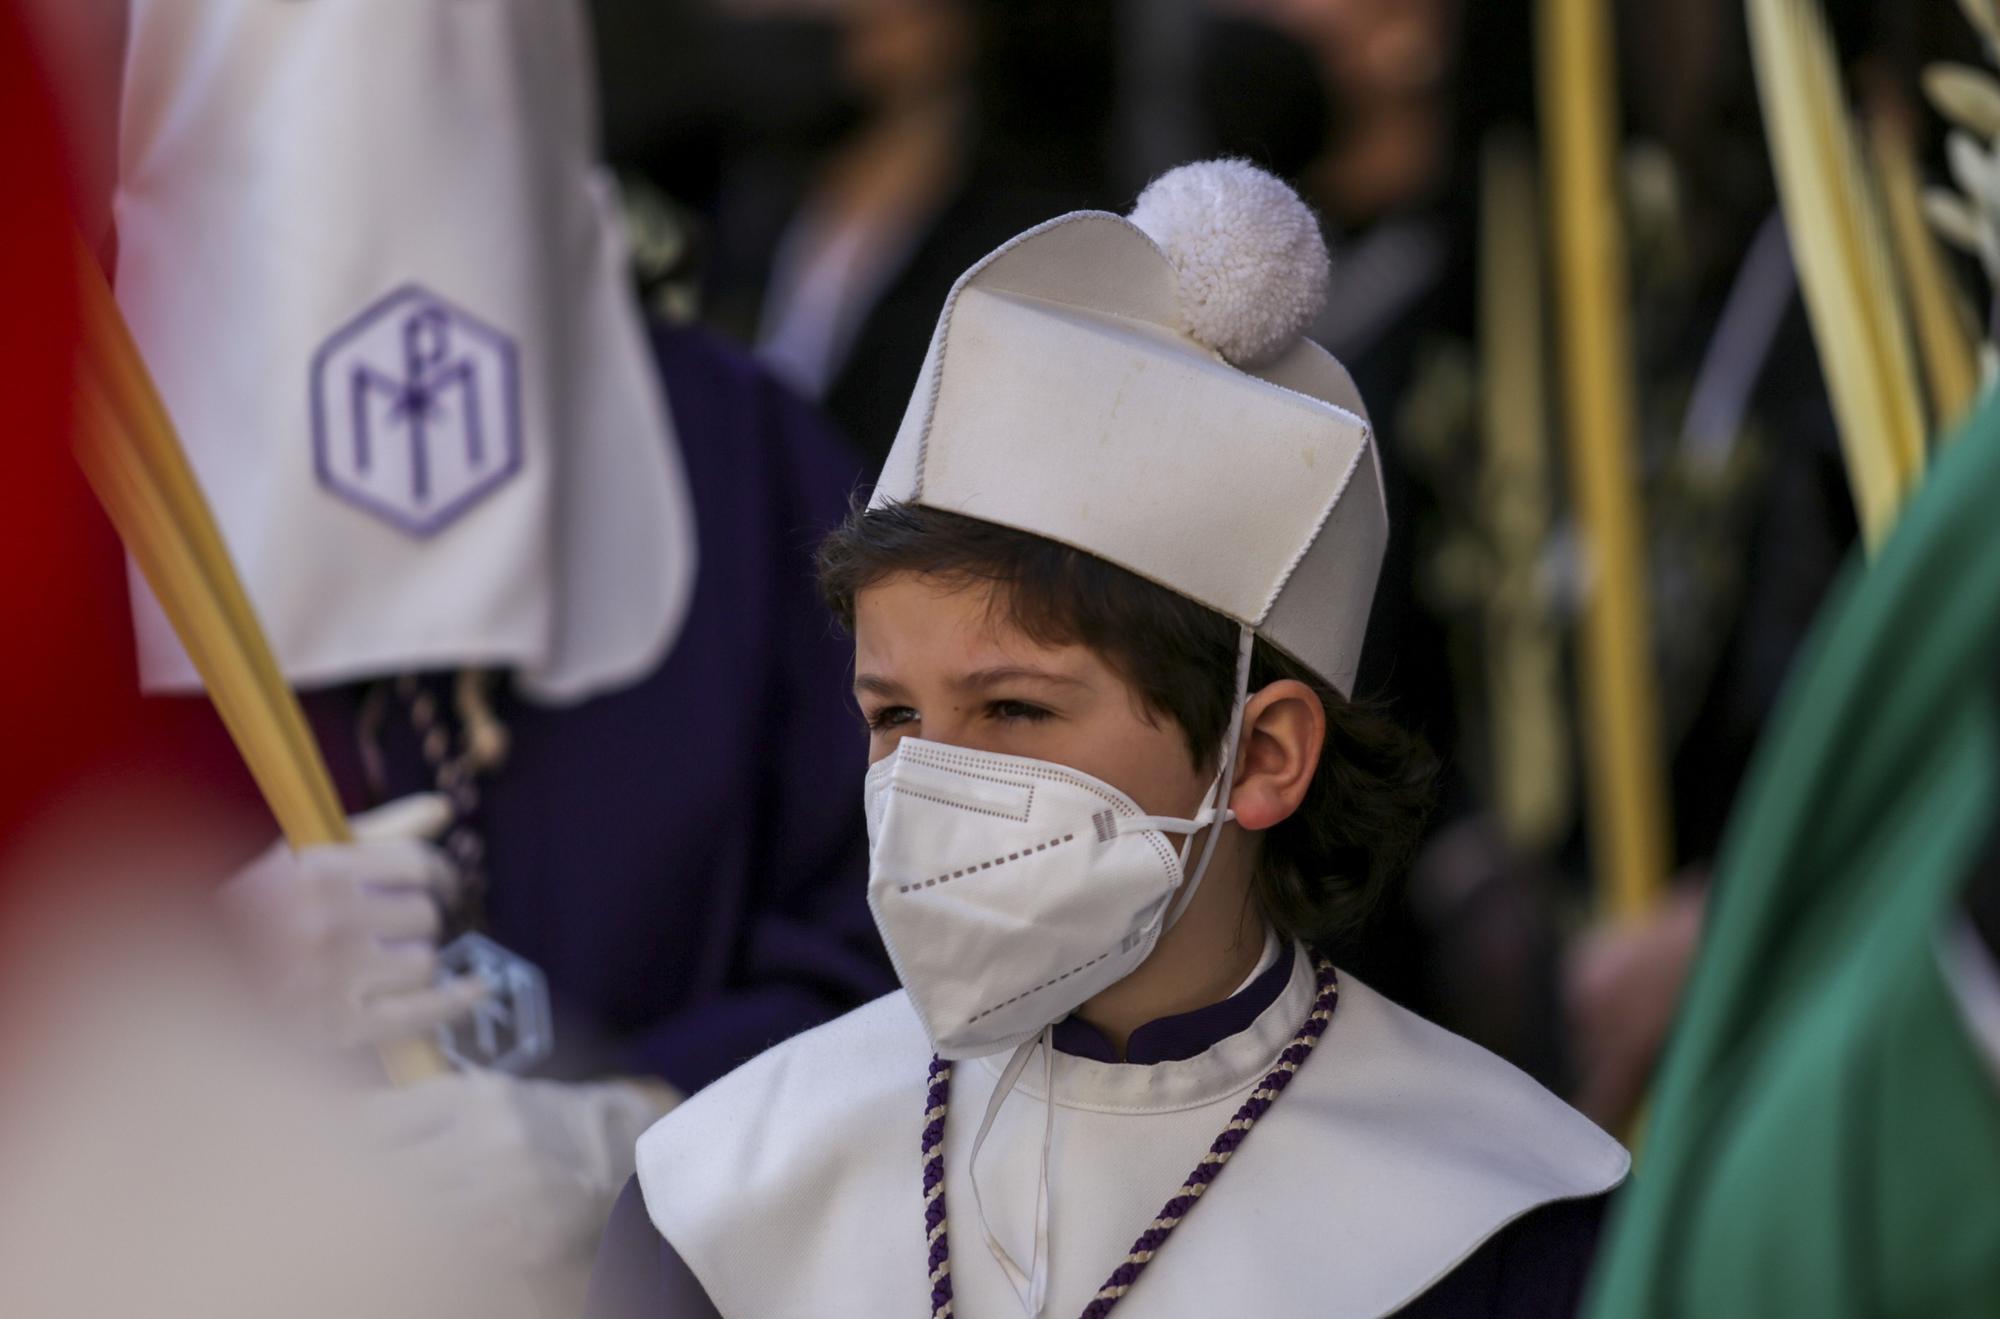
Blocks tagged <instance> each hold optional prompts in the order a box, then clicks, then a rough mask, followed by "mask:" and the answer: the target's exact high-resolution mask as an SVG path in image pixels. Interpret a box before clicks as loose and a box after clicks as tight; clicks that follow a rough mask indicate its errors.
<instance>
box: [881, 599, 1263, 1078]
mask: <svg viewBox="0 0 2000 1319" xmlns="http://www.w3.org/2000/svg"><path fill="white" fill-rule="evenodd" d="M1249 640H1250V634H1249V632H1248V631H1247V629H1246V631H1245V632H1244V648H1243V653H1242V658H1243V659H1244V660H1246V661H1247V658H1248V653H1249V650H1248V647H1249ZM1238 668H1239V673H1238V694H1237V700H1236V714H1235V716H1234V717H1232V719H1231V721H1230V727H1229V735H1228V741H1227V742H1226V744H1225V750H1224V755H1223V759H1222V764H1221V766H1220V768H1219V769H1218V771H1217V774H1216V779H1215V782H1214V783H1212V784H1211V785H1210V787H1209V791H1208V793H1207V795H1206V796H1205V797H1204V798H1203V801H1202V807H1201V809H1200V810H1199V811H1197V812H1196V814H1195V815H1194V816H1193V817H1192V818H1189V819H1179V818H1174V817H1165V816H1149V815H1147V814H1146V813H1145V812H1144V811H1142V810H1140V808H1139V806H1138V805H1137V804H1136V803H1135V802H1134V801H1133V800H1132V799H1131V798H1130V797H1128V796H1127V795H1125V794H1124V793H1123V792H1121V791H1119V790H1118V789H1117V788H1114V787H1112V786H1111V785H1110V784H1108V783H1105V782H1103V781H1102V780H1099V779H1095V778H1092V777H1091V776H1090V775H1088V774H1084V773H1081V772H1079V771H1077V770H1074V769H1071V768H1069V767H1068V766H1065V765H1056V764H1051V763H1049V762H1047V761H1042V760H1031V759H1028V758H1026V757H1022V756H1003V755H997V754H994V753H991V752H985V751H970V750H965V749H962V748H959V747H950V746H944V745H942V744H940V743H936V742H926V741H922V740H920V739H916V738H905V739H903V741H902V742H901V743H899V744H898V746H897V748H896V751H895V753H894V754H893V755H891V756H889V757H887V758H885V759H883V760H881V761H878V762H876V764H875V765H873V766H872V767H871V768H870V769H869V771H868V780H867V790H866V795H867V813H868V840H869V867H868V872H869V873H868V905H869V907H870V909H871V910H872V911H873V912H874V915H875V924H876V926H877V928H878V929H880V931H881V933H882V939H883V942H884V943H886V944H887V945H888V948H889V956H890V958H891V959H892V960H893V961H894V962H895V965H896V973H897V976H898V977H899V978H900V979H901V980H902V982H903V987H904V989H906V990H907V991H909V995H910V1001H911V1002H912V1003H913V1004H914V1005H915V1007H916V1010H917V1015H918V1016H919V1017H921V1018H922V1019H923V1023H924V1028H925V1030H926V1031H927V1032H928V1033H929V1035H930V1038H931V1043H932V1044H933V1046H935V1048H936V1049H937V1052H938V1054H939V1055H940V1056H941V1057H944V1058H950V1059H954V1060H956V1059H964V1058H977V1057H981V1056H983V1055H986V1054H992V1053H999V1052H1001V1051H1003V1050H1006V1049H1011V1048H1014V1047H1015V1046H1017V1045H1019V1044H1021V1043H1023V1042H1025V1041H1028V1040H1032V1039H1033V1038H1034V1037H1035V1036H1036V1035H1037V1034H1038V1033H1039V1032H1040V1031H1041V1029H1042V1028H1043V1027H1044V1026H1047V1025H1049V1024H1050V1023H1051V1022H1055V1021H1060V1020H1061V1019H1062V1018H1064V1017H1066V1016H1068V1015H1069V1014H1070V1013H1071V1012H1073V1011H1075V1010H1076V1008H1077V1007H1078V1006H1080V1005H1081V1004H1083V1003H1084V1002H1085V1001H1086V1000H1088V999H1090V998H1091V997H1093V996H1094V995H1096V994H1098V993H1099V992H1101V991H1102V990H1104V989H1106V988H1108V987H1110V986H1111V985H1114V984H1116V983H1118V981H1120V980H1122V979H1124V978H1125V977H1126V976H1127V975H1129V974H1131V973H1132V971H1133V970H1134V969H1135V968H1136V967H1138V965H1139V964H1140V963H1141V962H1143V961H1145V960H1146V958H1147V956H1148V955H1149V954H1151V952H1152V951H1153V947H1154V945H1155V944H1157V943H1158V942H1159V938H1160V935H1161V933H1162V932H1163V931H1164V930H1166V929H1167V928H1169V927H1170V926H1171V925H1172V924H1173V922H1174V921H1175V920H1177V919H1178V918H1179V916H1180V913H1181V912H1182V911H1184V910H1185V909H1186V907H1187V903H1188V901H1189V900H1190V899H1191V898H1192V897H1193V896H1194V893H1195V890H1196V888H1197V887H1198V886H1199V884H1200V882H1201V876H1202V873H1203V871H1204V870H1205V869H1206V868H1207V864H1208V860H1209V857H1210V856H1212V855H1213V849H1214V843H1215V838H1216V836H1217V835H1218V834H1219V833H1220V830H1219V829H1215V830H1211V831H1210V834H1209V840H1208V846H1207V847H1206V848H1204V849H1203V852H1202V856H1201V859H1200V860H1199V861H1198V862H1197V863H1196V864H1195V866H1194V867H1193V869H1192V871H1190V870H1189V869H1188V868H1187V865H1186V862H1187V856H1186V853H1187V850H1188V845H1189V844H1191V843H1192V841H1193V840H1192V835H1193V834H1195V833H1196V832H1197V831H1199V830H1201V829H1203V828H1205V827H1207V826H1208V825H1210V824H1219V823H1223V822H1226V821H1228V820H1230V819H1232V818H1234V817H1233V816H1232V815H1231V813H1230V812H1229V811H1228V810H1227V809H1226V808H1224V806H1223V804H1222V803H1223V802H1224V801H1225V800H1226V798H1227V796H1228V790H1227V786H1226V785H1228V784H1229V783H1230V782H1231V779H1230V769H1231V761H1232V759H1233V756H1232V754H1231V753H1232V752H1233V750H1234V747H1235V744H1236V736H1237V730H1238V726H1239V723H1240V719H1241V711H1242V706H1243V699H1242V690H1241V689H1242V686H1243V682H1244V679H1245V678H1246V677H1247V664H1239V666H1238ZM1172 834H1179V835H1184V836H1186V840H1185V841H1184V842H1183V843H1181V844H1180V845H1179V846H1178V847H1177V846H1176V844H1175V843H1174V842H1173V841H1171V840H1170V839H1169V837H1168V835H1172ZM1184 880H1185V881H1186V882H1185V883H1184V882H1183V881H1184ZM1176 895H1178V901H1176V900H1175V899H1176Z"/></svg>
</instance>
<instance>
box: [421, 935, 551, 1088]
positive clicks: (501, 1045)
mask: <svg viewBox="0 0 2000 1319" xmlns="http://www.w3.org/2000/svg"><path fill="white" fill-rule="evenodd" d="M464 975H476V976H481V977H483V978H484V979H485V980H486V982H487V983H488V984H490V985H492V986H493V993H492V996H491V997H489V998H487V999H485V1000H483V1001H482V1002H481V1003H480V1004H479V1006H478V1007H476V1008H474V1009H473V1010H472V1013H471V1015H470V1016H467V1017H465V1018H462V1019H461V1020H459V1021H456V1022H451V1023H448V1024H446V1025H443V1026H439V1027H438V1031H437V1034H438V1048H440V1049H442V1050H443V1051H444V1055H445V1057H447V1058H449V1059H451V1061H452V1062H453V1063H454V1064H456V1065H457V1066H459V1067H491V1068H494V1069H497V1070H499V1071H503V1072H525V1071H527V1070H528V1069H529V1068H531V1067H533V1066H535V1065H536V1064H537V1063H539V1062H541V1061H542V1060H543V1059H545V1058H547V1057H548V1056H549V1053H550V1051H551V1050H553V1049H554V1048H555V1031H554V1028H553V1027H552V1025H551V1024H550V1019H549V987H548V982H547V981H546V980H544V979H543V978H542V973H541V970H540V968H538V967H536V965H535V964H534V963H533V962H530V961H529V960H528V959H527V958H525V957H522V956H521V955H520V954H519V953H514V952H510V951H508V950H507V949H506V948H503V947H501V946H500V945H499V944H497V943H495V942H494V941H493V940H491V939H489V938H487V937H486V936H485V935H483V934H478V933H469V934H461V935H459V936H458V937H457V938H456V939H453V940H452V941H451V942H450V943H448V944H446V945H445V946H444V948H443V949H442V950H441V951H440V952H439V954H438V979H439V980H446V979H450V978H453V977H456V976H464Z"/></svg>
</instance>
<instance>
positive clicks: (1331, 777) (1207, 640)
mask: <svg viewBox="0 0 2000 1319" xmlns="http://www.w3.org/2000/svg"><path fill="white" fill-rule="evenodd" d="M901 572H909V573H916V574H918V575H921V576H928V577H938V578H943V579H945V580H954V579H955V580H961V581H965V582H991V583H993V584H994V585H995V586H997V587H998V588H999V589H998V591H997V592H996V594H995V597H994V598H995V601H996V603H997V604H998V605H999V606H1000V607H1001V608H1003V609H1005V610H1006V616H1007V619H1008V621H1009V622H1011V623H1013V624H1014V625H1015V626H1017V627H1019V628H1020V629H1021V630H1022V631H1023V632H1025V633H1027V634H1028V636H1030V637H1032V638H1033V639H1034V640H1036V641H1038V642H1040V643H1042V644H1043V645H1065V644H1081V645H1085V646H1088V647H1090V649H1091V650H1093V651H1095V652H1096V653H1097V654H1099V655H1100V656H1102V657H1103V658H1104V659H1105V661H1106V662H1107V663H1109V664H1110V665H1111V666H1112V668H1114V669H1115V670H1117V671H1118V673H1119V675H1120V676H1121V677H1123V678H1124V679H1125V680H1126V681H1127V682H1129V683H1130V684H1131V685H1132V687H1133V689H1134V690H1135V691H1137V692H1138V693H1139V695H1140V697H1141V699H1142V700H1143V701H1144V702H1145V705H1146V707H1147V709H1148V710H1150V711H1152V712H1153V713H1155V714H1159V715H1164V716H1165V717H1167V718H1169V719H1172V720H1173V721H1174V723H1176V724H1177V725H1179V726H1180V729H1181V732H1182V734H1183V736H1184V737H1185V738H1186V741H1187V747H1188V753H1189V755H1190V756H1191V757H1192V758H1193V760H1194V763H1195V766H1196V768H1197V769H1213V768H1214V767H1215V764H1216V760H1217V756H1218V753H1219V752H1220V750H1221V747H1222V739H1223V736H1224V734H1226V733H1227V732H1228V731H1229V714H1230V703H1231V701H1232V699H1233V698H1234V696H1235V681H1236V656H1237V642H1238V631H1237V625H1236V624H1235V623H1233V622H1231V621H1230V620H1229V619H1227V618H1224V617H1223V616H1222V615H1221V614H1218V613H1216V612H1215V611H1214V610H1212V609H1208V608H1206V607H1205V606H1202V605H1198V604H1196V603H1195V602H1194V601H1192V600H1189V599H1187V598H1186V597H1185V596H1182V595H1178V594H1176V593H1174V592H1173V591H1170V590H1168V589H1167V588H1165V587H1163V586H1158V585H1155V584H1154V583H1152V582H1149V581H1146V580H1145V579H1144V578H1142V577H1139V576H1137V575H1136V574H1134V573H1131V572H1127V571H1126V570H1125V569H1123V568H1120V567H1117V566H1115V565H1113V564H1110V563H1107V562H1105V561H1104V560H1103V559H1100V558H1097V557H1096V556H1095V555H1092V554H1086V553H1084V552H1083V551H1081V550H1076V549H1072V548H1070V547H1069V546H1067V545H1063V544H1059V543H1057V542H1055V541H1052V540H1047V539H1045V538H1043V537H1041V536H1035V535H1030V534H1028V533H1027V532H1022V531H1015V530H1012V529H1010V528H1007V527H1002V526H998V525H996V524H994V523H990V522H981V521H979V520H978V519H976V518H969V517H965V516H963V515H961V514H957V513H949V512H944V511H942V510H939V509H932V508H924V507H922V506H919V505H912V504H893V505H889V506H887V507H884V508H877V509H863V508H862V507H860V506H859V505H857V506H856V507H855V508H854V509H853V510H851V511H850V512H849V514H848V516H847V519H846V521H845V522H843V523H842V524H841V525H840V527H839V528H838V529H836V530H835V531H834V532H833V533H832V534H830V535H829V536H828V537H827V538H826V540H825V541H823V542H822V543H821V545H820V549H819V581H820V591H821V594H822V595H824V596H825V598H826V602H827V604H828V606H829V607H830V608H831V609H832V610H833V612H834V613H835V614H836V615H837V616H838V617H839V618H840V620H841V622H842V623H843V624H844V625H845V626H846V627H847V628H848V629H849V630H850V631H852V629H853V627H854V600H855V597H856V596H857V595H858V594H859V593H860V592H861V591H862V590H864V589H865V588H867V587H869V586H871V585H873V584H874V583H876V582H879V581H881V580H882V579H883V578H885V577H888V576H891V575H892V574H895V573H901ZM1283 678H1292V679H1295V680H1297V681H1299V682H1302V683H1305V684H1306V685H1307V686H1309V687H1311V688H1312V689H1313V691H1314V692H1316V693H1317V694H1318V696H1319V699H1320V701H1321V703H1322V704H1323V705H1325V707H1326V720H1327V728H1326V747H1325V750H1324V751H1323V752H1322V753H1321V755H1320V763H1319V769H1318V771H1317V772H1316V773H1315V774H1314V775H1313V781H1312V786H1311V787H1310V788H1309V789H1307V792H1306V797H1305V801H1304V802H1303V803H1302V804H1301V805H1300V807H1299V809H1298V811H1296V812H1295V813H1294V814H1293V815H1292V816H1291V818H1290V819H1288V820H1285V821H1284V822H1283V823H1281V824H1278V825H1276V826H1275V827H1273V828H1271V829H1269V830H1267V831H1266V832H1265V834H1264V838H1263V849H1262V852H1261V856H1260V860H1259V864H1258V872H1257V879H1256V894H1257V898H1258V901H1259V902H1260V904H1261V905H1262V907H1263V910H1264V915H1265V916H1266V918H1267V919H1269V920H1270V922H1271V923H1272V924H1273V925H1274V926H1276V927H1277V929H1278V932H1279V933H1280V934H1281V935H1284V936H1286V937H1296V938H1303V939H1306V940H1308V941H1314V942H1323V941H1327V940H1330V939H1333V938H1335V937H1336V936H1339V935H1342V934H1346V933H1350V932H1352V931H1353V930H1354V929H1355V928H1357V927H1358V926H1359V925H1360V924H1361V923H1362V921H1363V920H1365V919H1366V917H1367V916H1368V914H1369V912H1370V911H1371V910H1372V909H1373V908H1374V906H1375V904H1376V902H1377V900H1378V899H1379V898H1380V897H1381V895H1382V893H1383V891H1384V890H1385V889H1386V888H1387V887H1388V885H1389V883H1390V881H1391V880H1393V879H1394V878H1396V877H1397V876H1398V875H1399V874H1400V873H1401V872H1402V869H1403V867H1404V866H1405V865H1406V864H1407V863H1408V861H1409V859H1410V855H1411V853H1412V852H1413V851H1414V850H1415V847H1416V844H1417V842H1418V841H1419V838H1420V837H1421V833H1422V829H1423V823H1424V817H1425V815H1426V814H1427V812H1428V810H1429V806H1430V799H1431V789H1432V781H1433V779H1434V777H1435V772H1436V766H1435V762H1434V761H1433V759H1432V757H1431V755H1430V752H1429V751H1428V750H1427V749H1426V748H1425V747H1424V745H1423V744H1422V743H1421V742H1420V741H1418V740H1417V739H1416V738H1414V737H1412V736H1411V735H1409V734H1408V733H1405V732H1404V731H1403V730H1402V729H1400V728H1398V727H1397V726H1396V725H1395V724H1394V723H1392V722H1391V721H1390V720H1389V719H1388V718H1387V717H1386V716H1385V715H1384V714H1383V713H1382V711H1381V710H1380V709H1379V708H1377V707H1375V706H1373V705H1371V704H1369V703H1367V702H1363V701H1351V700H1349V699H1347V698H1346V697H1343V696H1342V695H1340V693H1338V692H1336V691H1334V690H1333V689H1332V688H1331V687H1329V686H1328V685H1327V684H1326V682H1325V681H1323V680H1322V679H1320V678H1319V677H1318V676H1316V675H1315V674H1313V673H1312V672H1311V671H1310V670H1309V669H1307V668H1306V667H1305V666H1304V665H1302V664H1300V663H1298V662H1297V661H1296V660H1294V659H1292V658H1291V657H1290V656H1288V655H1286V654H1285V653H1283V652H1282V651H1280V650H1278V649H1277V648H1276V647H1273V646H1271V645H1269V644H1267V643H1266V642H1265V641H1264V639H1263V638H1261V637H1259V638H1258V639H1257V643H1256V648H1255V650H1254V651H1253V652H1252V654H1251V659H1250V690H1251V691H1252V692H1256V691H1258V690H1260V689H1262V688H1263V687H1266V686H1268V685H1269V684H1271V683H1273V682H1276V681H1278V680H1280V679H1283Z"/></svg>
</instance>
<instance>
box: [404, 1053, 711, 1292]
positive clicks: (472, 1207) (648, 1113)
mask: <svg viewBox="0 0 2000 1319" xmlns="http://www.w3.org/2000/svg"><path fill="white" fill-rule="evenodd" d="M677 1099H678V1096H677V1095H675V1094H674V1092H673V1091H672V1090H671V1089H670V1088H669V1087H667V1086H666V1085H664V1084H661V1083H649V1082H638V1081H594V1082H588V1083H564V1082H559V1081H540V1080H523V1079H521V1078H520V1077H515V1076H508V1075H506V1074H504V1073H500V1072H489V1071H476V1070H475V1071H466V1072H460V1073H457V1074H455V1075H452V1076H448V1077H443V1078H440V1079H438V1080H435V1081H425V1082H423V1083H421V1084H419V1085H414V1086H411V1087H409V1088H407V1089H403V1090H394V1091H385V1092H382V1093H379V1094H374V1095H370V1096H367V1097H366V1098H365V1100H364V1102H365V1103H366V1104H367V1105H368V1107H369V1110H370V1116H371V1126H372V1127H373V1128H374V1130H375V1132H376V1135H377V1137H378V1138H379V1139H380V1140H381V1141H382V1142H383V1143H384V1145H385V1146H386V1147H387V1148H388V1149H389V1150H391V1151H393V1153H394V1156H395V1157H396V1158H397V1160H398V1162H399V1163H406V1166H408V1167H409V1168H410V1169H412V1170H413V1171H414V1172H415V1174H416V1177H417V1180H418V1182H419V1184H420V1185H424V1186H428V1187H429V1188H430V1189H431V1190H432V1191H433V1192H434V1193H435V1194H436V1195H437V1197H438V1200H439V1208H440V1211H441V1212H442V1213H444V1214H448V1215H450V1216H451V1217H453V1218H455V1219H457V1220H458V1221H457V1222H456V1223H454V1224H452V1226H454V1227H456V1228H458V1229H460V1230H462V1231H467V1232H469V1233H470V1234H471V1235H472V1237H473V1239H474V1240H475V1241H476V1242H478V1243H480V1244H483V1245H484V1246H485V1247H487V1248H488V1249H489V1250H491V1251H492V1252H494V1253H495V1254H496V1255H497V1256H498V1257H499V1258H501V1259H504V1260H507V1261H510V1262H512V1263H515V1264H518V1265H521V1266H524V1267H525V1268H526V1270H527V1272H528V1275H529V1278H530V1280H531V1281H532V1282H533V1283H534V1285H535V1290H536V1293H537V1295H538V1296H540V1297H541V1298H542V1299H543V1300H544V1301H545V1303H547V1304H548V1305H549V1306H550V1307H551V1312H554V1313H568V1314H580V1313H582V1311H583V1303H584V1295H585V1293H586V1291H587V1290H588V1286H589V1281H590V1268H591V1263H592V1261H593V1260H594V1259H595V1257H596V1254H597V1243H598V1239H599V1238H600V1237H601V1236H602V1235H603V1233H604V1224H605V1221H606V1220H607V1219H608V1218H609V1217H610V1214H611V1206H612V1203H613V1201H615V1200H616V1199H617V1198H618V1192H619V1190H620V1189H621V1188H622V1187H623V1186H624V1185H625V1181H626V1179H627V1178H628V1177H630V1176H631V1175H632V1169H633V1162H634V1153H633V1146H634V1145H636V1144H637V1143H638V1140H639V1137H640V1135H642V1134H643V1133H644V1132H645V1130H646V1128H647V1127H650V1126H651V1125H652V1124H653V1123H654V1122H655V1121H657V1120H658V1119H659V1118H660V1116H661V1115H662V1114H664V1113H665V1112H666V1111H667V1110H668V1109H670V1108H672V1107H673V1106H674V1104H675V1102H676V1101H677Z"/></svg>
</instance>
